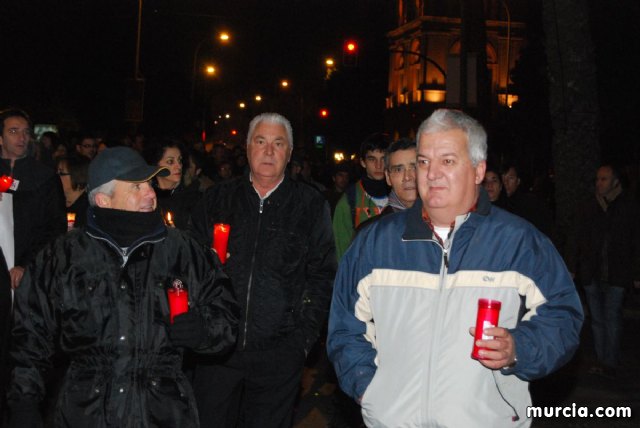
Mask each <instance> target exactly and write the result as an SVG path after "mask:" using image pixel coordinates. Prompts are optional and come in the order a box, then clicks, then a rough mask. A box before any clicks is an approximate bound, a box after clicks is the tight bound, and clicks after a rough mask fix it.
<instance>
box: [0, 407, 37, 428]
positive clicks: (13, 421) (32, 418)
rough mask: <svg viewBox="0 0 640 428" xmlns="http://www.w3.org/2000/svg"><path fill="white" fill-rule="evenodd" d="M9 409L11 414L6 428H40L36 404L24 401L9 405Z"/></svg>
mask: <svg viewBox="0 0 640 428" xmlns="http://www.w3.org/2000/svg"><path fill="white" fill-rule="evenodd" d="M9 408H10V409H11V413H10V416H9V425H7V426H8V428H42V426H43V422H42V416H41V415H40V409H39V408H38V404H37V403H34V402H31V401H25V402H20V403H15V404H10V405H9Z"/></svg>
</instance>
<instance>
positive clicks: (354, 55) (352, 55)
mask: <svg viewBox="0 0 640 428" xmlns="http://www.w3.org/2000/svg"><path fill="white" fill-rule="evenodd" d="M342 65H344V66H345V67H355V66H357V65H358V42H356V41H355V40H353V39H348V40H345V41H344V45H343V46H342Z"/></svg>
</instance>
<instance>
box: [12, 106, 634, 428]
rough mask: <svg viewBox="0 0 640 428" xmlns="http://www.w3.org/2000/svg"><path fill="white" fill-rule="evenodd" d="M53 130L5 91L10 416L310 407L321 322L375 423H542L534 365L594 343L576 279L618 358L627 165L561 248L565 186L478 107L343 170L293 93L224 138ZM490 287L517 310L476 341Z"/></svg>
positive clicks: (189, 420) (600, 180)
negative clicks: (302, 393)
mask: <svg viewBox="0 0 640 428" xmlns="http://www.w3.org/2000/svg"><path fill="white" fill-rule="evenodd" d="M32 130H33V126H32V123H31V119H30V118H29V116H28V114H27V113H25V112H23V111H21V110H18V109H8V110H4V111H2V112H0V149H1V155H2V156H1V158H2V159H1V160H0V167H1V169H0V174H1V175H2V180H5V178H6V182H7V183H9V184H7V186H6V187H7V188H6V189H5V188H4V187H3V188H2V189H3V190H2V193H0V250H1V251H0V279H1V280H2V282H1V285H2V287H1V292H2V295H1V296H0V309H1V310H2V326H1V327H2V328H1V329H0V330H1V331H0V340H1V342H0V348H1V349H0V351H1V352H2V353H1V355H0V358H2V361H0V367H1V368H0V387H1V388H4V391H1V392H2V396H3V398H4V397H5V396H6V400H5V399H2V400H0V403H1V404H0V416H1V417H2V419H1V420H0V426H1V424H2V422H4V421H6V422H7V423H8V426H11V427H38V426H42V425H43V424H45V425H52V426H73V427H75V426H78V427H84V426H96V427H101V426H104V427H107V426H123V427H124V426H127V427H128V426H131V427H134V426H135V427H138V426H149V427H152V426H157V427H160V426H162V427H174V426H180V427H197V426H202V427H209V426H210V427H289V426H290V425H291V423H292V418H293V413H294V408H295V402H296V399H297V397H298V393H299V388H300V382H301V378H302V374H303V370H304V365H305V360H306V358H307V356H308V354H309V352H311V351H312V349H314V345H315V344H316V343H317V342H318V339H319V338H321V341H322V342H323V343H325V342H326V352H327V353H328V356H329V359H330V360H331V362H332V363H333V366H334V368H335V375H336V376H337V379H338V381H339V383H340V386H341V388H342V390H343V391H344V393H345V394H346V395H345V396H344V397H345V398H346V397H347V396H348V397H350V399H349V400H351V399H352V400H353V401H350V403H352V404H351V405H352V406H353V408H355V409H357V410H356V411H357V412H358V413H360V414H361V418H362V419H361V421H362V422H363V423H365V424H366V425H367V426H372V427H382V426H403V425H404V424H411V425H412V426H427V425H429V424H436V425H447V426H477V425H478V421H482V423H481V425H482V426H496V427H499V426H528V425H530V424H531V419H530V418H529V416H528V415H527V414H526V411H525V409H526V407H527V406H528V405H531V398H530V395H529V391H528V383H529V382H530V381H531V380H534V379H537V378H540V377H543V376H546V375H548V374H549V373H551V372H553V371H554V370H557V369H558V368H559V367H561V366H562V365H564V364H566V363H567V362H568V361H569V360H570V359H571V357H572V356H573V353H574V352H575V350H576V349H577V347H578V345H579V334H580V329H581V326H582V322H583V319H584V315H583V304H582V303H581V299H580V296H579V290H578V289H577V287H576V286H575V284H582V285H584V290H585V292H586V296H587V297H588V298H587V299H586V302H587V305H588V308H589V313H590V315H591V327H592V329H593V333H594V338H595V345H596V354H597V357H598V365H597V366H594V367H593V373H595V374H600V375H606V376H615V375H616V368H617V365H618V364H619V360H620V329H621V323H622V318H621V311H622V299H623V296H624V293H625V290H628V289H629V288H631V287H633V286H634V285H636V286H640V271H638V272H636V271H637V270H638V269H640V263H638V262H639V261H640V260H637V258H638V257H640V241H639V240H638V239H639V238H640V233H638V230H639V228H638V226H637V225H636V224H635V223H637V218H638V217H637V215H636V214H637V208H636V203H635V202H634V200H633V198H629V197H627V194H626V192H625V191H624V188H623V186H622V180H621V177H620V176H619V173H618V171H617V170H616V169H615V168H614V167H613V166H611V165H604V166H602V167H601V168H600V169H599V170H598V171H597V181H596V186H595V197H594V200H593V202H592V203H591V204H590V205H589V206H588V207H580V209H581V210H582V211H581V215H580V216H578V217H577V221H575V222H574V225H572V229H571V231H569V232H567V234H568V235H569V236H570V239H568V240H567V242H568V243H570V244H571V245H567V246H566V251H563V254H562V255H561V254H560V253H559V252H558V250H557V249H556V246H555V245H554V239H555V236H556V230H555V228H554V222H553V215H552V209H551V207H549V206H548V205H547V202H546V200H545V199H544V198H541V197H540V196H537V195H535V194H532V193H531V192H527V191H526V189H524V188H523V187H524V186H523V185H522V178H521V176H520V170H519V168H518V165H516V164H506V165H504V166H503V167H502V168H501V169H497V168H495V167H494V166H492V165H488V163H487V134H486V132H485V131H484V129H483V127H482V126H481V125H480V124H479V123H478V122H477V121H476V120H475V119H473V118H471V117H470V116H468V115H467V114H465V113H462V112H460V111H457V110H447V109H441V110H436V111H435V112H434V113H433V114H432V115H431V116H430V117H428V118H426V120H425V121H424V122H423V123H422V125H421V126H420V128H419V129H418V131H417V134H416V138H412V139H409V138H400V139H397V140H395V141H392V140H391V138H390V137H389V135H387V134H384V133H374V134H371V135H370V136H368V137H367V138H366V139H364V141H363V142H362V144H361V145H360V151H359V167H361V172H358V171H356V170H355V169H354V168H353V165H350V164H348V163H339V164H337V165H334V166H333V167H332V168H331V169H330V170H329V171H330V174H328V175H327V177H324V176H318V175H317V174H314V172H315V168H314V165H313V164H312V161H311V159H310V158H309V157H307V156H304V153H300V154H299V153H297V152H296V151H295V150H294V137H293V129H292V128H291V124H290V123H289V121H288V120H287V119H286V118H285V117H283V116H282V115H280V114H277V113H264V114H260V115H258V116H256V117H255V118H253V120H252V121H251V123H250V124H249V125H248V131H247V141H246V144H245V145H243V147H233V148H229V147H226V146H225V145H223V144H215V145H213V146H212V147H211V150H210V151H209V152H205V151H204V150H203V148H202V147H200V146H198V145H194V144H185V142H184V141H181V140H178V139H172V138H160V139H155V138H152V139H144V138H143V137H142V136H138V138H132V139H129V140H128V142H124V141H121V142H119V143H118V144H112V143H109V142H107V141H104V140H102V139H100V138H98V137H96V136H95V135H91V134H81V135H78V137H77V138H75V139H74V140H73V141H72V142H69V143H66V144H65V143H62V142H61V141H60V138H59V137H58V136H57V135H56V134H54V133H45V134H44V135H43V136H42V137H41V138H40V140H39V141H37V142H36V141H34V140H35V139H34V136H33V134H32V132H33V131H32ZM220 224H224V225H226V226H227V227H228V230H229V239H228V248H227V250H226V251H227V253H226V254H224V255H220V254H217V253H216V252H215V251H213V250H212V248H213V247H214V245H213V244H214V242H213V241H214V239H215V238H214V229H215V227H216V226H217V225H220ZM222 256H224V257H222ZM567 266H568V268H567ZM172 293H178V294H180V293H186V295H187V296H188V308H187V309H188V310H186V312H184V311H183V312H182V313H179V314H174V313H173V310H174V308H173V306H172V303H171V302H172V297H174V295H173V294H172ZM479 299H492V300H498V301H500V302H501V313H500V321H499V324H498V325H484V326H483V327H482V328H483V332H482V334H481V339H480V340H477V341H475V342H474V339H473V336H474V334H475V325H476V324H475V317H476V312H477V304H478V300H479ZM174 315H175V316H174ZM474 343H475V345H476V346H478V347H480V354H479V357H478V358H477V359H474V358H471V356H470V352H471V347H472V345H473V344H474ZM461 403H465V405H464V406H461ZM472 403H475V404H473V405H472ZM346 407H348V406H346Z"/></svg>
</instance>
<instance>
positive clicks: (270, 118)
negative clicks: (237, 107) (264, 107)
mask: <svg viewBox="0 0 640 428" xmlns="http://www.w3.org/2000/svg"><path fill="white" fill-rule="evenodd" d="M262 122H266V123H271V124H276V125H282V126H284V129H285V131H286V133H287V142H288V143H289V149H290V150H292V149H293V129H291V123H290V122H289V120H288V119H287V118H286V117H284V116H283V115H281V114H278V113H262V114H259V115H257V116H256V117H254V118H253V119H252V120H251V122H250V123H249V132H247V145H249V143H250V142H251V138H253V133H254V132H255V130H256V128H257V127H258V125H259V124H260V123H262Z"/></svg>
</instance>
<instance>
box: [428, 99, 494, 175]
mask: <svg viewBox="0 0 640 428" xmlns="http://www.w3.org/2000/svg"><path fill="white" fill-rule="evenodd" d="M454 129H459V130H461V131H463V132H464V133H465V134H467V143H468V144H467V148H468V149H469V158H470V159H471V163H472V164H473V166H478V164H479V163H480V162H482V161H485V160H487V133H486V131H485V130H484V128H483V127H482V125H480V123H479V122H478V121H477V120H475V119H474V118H472V117H471V116H469V115H467V114H466V113H464V112H462V111H460V110H450V109H438V110H436V111H434V112H433V113H432V114H431V116H429V117H428V118H427V119H426V120H425V121H424V122H422V124H420V128H418V133H417V135H416V140H417V141H418V142H419V141H420V136H421V135H423V134H432V133H434V132H447V131H453V130H454Z"/></svg>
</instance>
